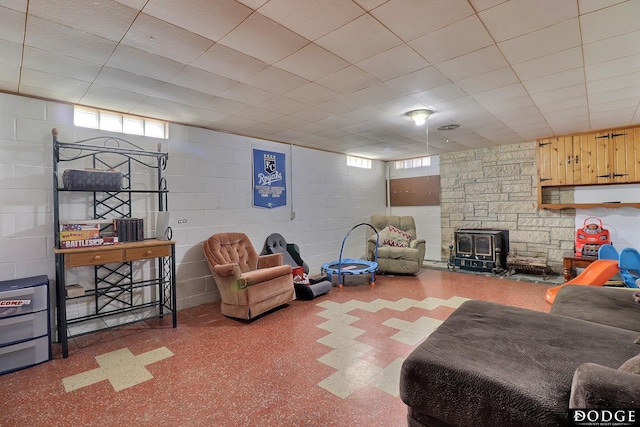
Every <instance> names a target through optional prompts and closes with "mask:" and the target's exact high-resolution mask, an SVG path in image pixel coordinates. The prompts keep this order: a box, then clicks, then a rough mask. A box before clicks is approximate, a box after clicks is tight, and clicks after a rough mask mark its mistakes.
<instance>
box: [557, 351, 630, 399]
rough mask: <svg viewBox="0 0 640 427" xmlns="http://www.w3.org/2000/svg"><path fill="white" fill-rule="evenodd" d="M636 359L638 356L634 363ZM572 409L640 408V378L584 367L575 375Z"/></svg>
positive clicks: (572, 386) (609, 369) (615, 371)
mask: <svg viewBox="0 0 640 427" xmlns="http://www.w3.org/2000/svg"><path fill="white" fill-rule="evenodd" d="M637 358H638V357H637V356H636V357H634V358H633V359H637ZM633 359H632V360H633ZM625 363H626V362H625ZM635 363H637V361H636V362H635ZM623 366H624V365H623ZM569 407H570V408H580V409H612V408H616V409H632V408H640V375H637V374H633V373H630V372H625V371H624V370H622V369H613V368H608V367H606V366H601V365H598V364H595V363H583V364H582V365H580V366H579V367H578V369H576V372H575V374H574V375H573V381H572V383H571V396H570V399H569Z"/></svg>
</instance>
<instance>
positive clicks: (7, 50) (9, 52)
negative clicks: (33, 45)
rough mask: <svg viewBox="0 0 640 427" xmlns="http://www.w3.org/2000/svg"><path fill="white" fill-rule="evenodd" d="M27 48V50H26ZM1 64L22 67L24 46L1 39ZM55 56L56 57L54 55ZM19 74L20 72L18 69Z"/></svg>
mask: <svg viewBox="0 0 640 427" xmlns="http://www.w3.org/2000/svg"><path fill="white" fill-rule="evenodd" d="M26 49H27V48H25V50H26ZM0 52H2V55H0V64H5V65H12V66H16V67H20V65H21V64H22V44H21V43H20V44H18V43H13V42H10V41H7V40H2V39H0ZM52 56H55V55H52ZM18 74H20V70H19V69H18Z"/></svg>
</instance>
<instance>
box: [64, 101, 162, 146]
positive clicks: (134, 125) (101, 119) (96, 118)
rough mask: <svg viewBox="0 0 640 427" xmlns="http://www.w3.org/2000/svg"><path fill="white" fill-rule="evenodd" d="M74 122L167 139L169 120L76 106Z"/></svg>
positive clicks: (85, 126) (75, 123) (108, 129)
mask: <svg viewBox="0 0 640 427" xmlns="http://www.w3.org/2000/svg"><path fill="white" fill-rule="evenodd" d="M73 124H74V125H76V126H80V127H84V128H91V129H100V130H106V131H109V132H119V133H126V134H129V135H142V136H150V137H152V138H164V139H167V138H168V135H167V122H163V121H160V120H152V119H147V118H144V117H138V116H130V115H127V114H119V113H114V112H112V111H102V110H96V109H94V108H86V107H78V106H76V107H74V111H73Z"/></svg>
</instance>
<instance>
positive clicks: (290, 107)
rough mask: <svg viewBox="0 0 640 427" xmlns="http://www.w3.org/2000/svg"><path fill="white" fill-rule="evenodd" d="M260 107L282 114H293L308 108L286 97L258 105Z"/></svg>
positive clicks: (278, 97)
mask: <svg viewBox="0 0 640 427" xmlns="http://www.w3.org/2000/svg"><path fill="white" fill-rule="evenodd" d="M258 107H262V108H266V109H267V110H271V111H275V112H276V113H280V114H291V113H293V112H294V111H298V110H302V109H303V108H307V107H308V105H307V104H304V103H302V102H300V101H295V100H293V99H290V98H287V97H284V96H275V97H273V98H271V99H268V100H266V101H265V102H262V103H260V104H258Z"/></svg>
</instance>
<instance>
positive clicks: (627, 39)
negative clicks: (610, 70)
mask: <svg viewBox="0 0 640 427" xmlns="http://www.w3.org/2000/svg"><path fill="white" fill-rule="evenodd" d="M638 40H640V31H634V32H631V33H627V34H623V35H621V36H616V37H611V38H610V39H606V40H602V41H599V42H595V43H589V44H586V45H584V46H583V50H584V61H585V64H587V65H591V64H597V63H600V62H607V61H611V60H613V59H618V58H624V57H627V56H630V55H635V54H638V53H640V42H638Z"/></svg>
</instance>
